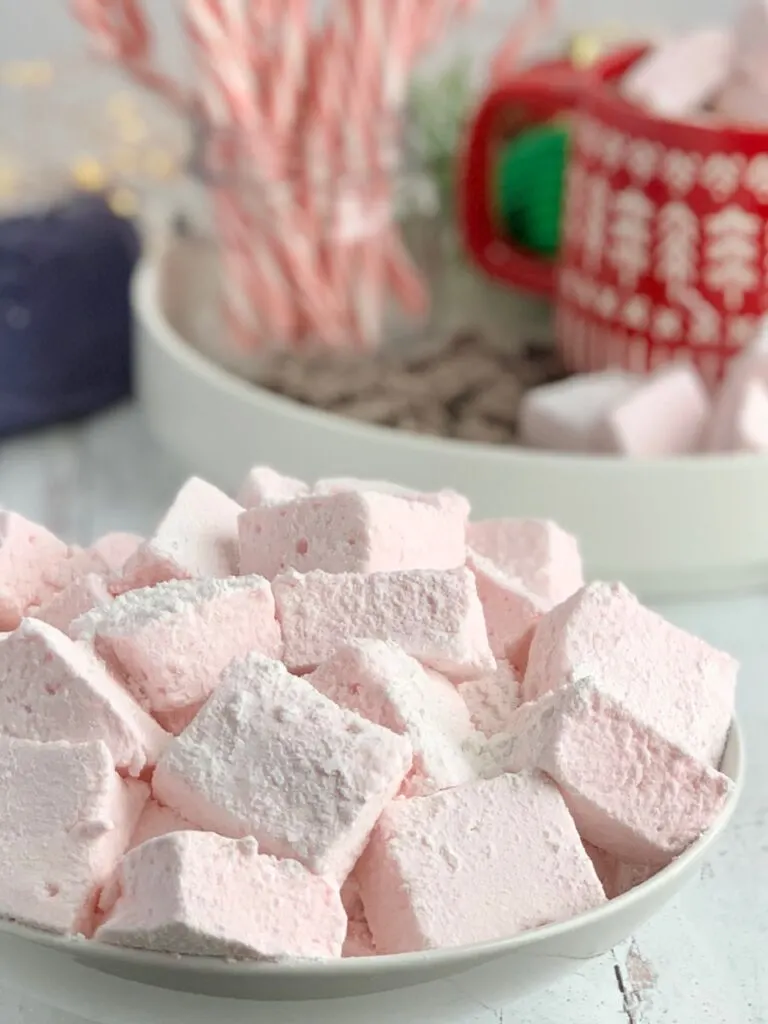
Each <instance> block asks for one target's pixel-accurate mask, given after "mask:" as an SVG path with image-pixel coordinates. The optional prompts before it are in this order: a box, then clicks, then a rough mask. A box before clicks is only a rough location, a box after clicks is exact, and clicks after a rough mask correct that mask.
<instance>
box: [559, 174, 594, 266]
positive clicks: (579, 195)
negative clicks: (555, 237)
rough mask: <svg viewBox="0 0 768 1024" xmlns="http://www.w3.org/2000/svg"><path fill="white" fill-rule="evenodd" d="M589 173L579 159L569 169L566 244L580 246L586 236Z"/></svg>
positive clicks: (566, 197) (565, 216)
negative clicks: (585, 223)
mask: <svg viewBox="0 0 768 1024" xmlns="http://www.w3.org/2000/svg"><path fill="white" fill-rule="evenodd" d="M588 181H589V174H588V172H587V170H586V168H585V167H584V166H583V164H581V163H580V162H579V161H578V160H576V161H574V162H573V165H572V166H571V168H570V169H569V171H568V181H567V185H566V193H565V215H564V217H563V241H564V243H565V244H566V245H571V246H580V245H581V244H582V241H583V238H584V202H585V198H586V188H587V183H588Z"/></svg>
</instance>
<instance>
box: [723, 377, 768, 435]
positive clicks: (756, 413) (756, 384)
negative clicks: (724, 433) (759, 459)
mask: <svg viewBox="0 0 768 1024" xmlns="http://www.w3.org/2000/svg"><path fill="white" fill-rule="evenodd" d="M730 440H731V446H732V448H733V450H734V451H737V452H755V453H765V452H768V387H766V386H765V384H764V383H763V382H762V381H760V380H754V379H753V380H750V381H748V382H747V384H746V385H745V386H744V391H743V393H742V398H741V404H740V406H739V408H738V410H737V412H736V416H735V420H734V423H733V433H732V436H731V439H730Z"/></svg>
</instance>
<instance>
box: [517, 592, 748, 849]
mask: <svg viewBox="0 0 768 1024" xmlns="http://www.w3.org/2000/svg"><path fill="white" fill-rule="evenodd" d="M737 669H738V664H737V662H736V661H735V660H734V659H733V658H732V657H730V655H728V654H724V653H723V652H721V651H718V650H716V649H715V648H713V647H710V646H709V644H707V643H705V642H704V641H703V640H700V639H698V637H694V636H691V635H690V634H689V633H685V632H684V631H683V630H681V629H678V628H677V627H675V626H673V625H671V623H669V622H667V621H666V620H665V619H663V618H662V617H661V616H660V615H658V614H657V613H656V612H652V611H650V610H649V609H648V608H645V607H644V606H643V605H641V604H640V602H639V601H638V600H637V598H636V597H634V595H633V594H631V593H630V592H629V591H628V590H627V588H626V587H624V586H623V585H622V584H620V583H615V584H607V583H592V584H590V585H589V586H587V587H584V588H583V589H582V590H580V591H578V593H576V594H574V595H573V597H569V598H568V600H567V601H565V602H563V603H562V604H560V605H558V606H557V607H556V608H554V609H553V610H552V611H551V612H549V613H548V614H547V615H545V616H544V617H543V618H542V619H541V621H540V622H539V624H538V626H537V627H536V631H535V633H534V635H533V641H532V642H531V648H530V652H529V656H528V667H527V669H526V673H525V678H524V679H523V700H525V701H531V700H536V699H537V698H538V697H541V696H543V695H544V694H545V693H548V692H549V691H550V690H554V689H556V688H557V687H560V686H563V685H565V684H567V683H569V682H571V681H573V680H574V679H577V678H583V677H584V676H586V675H588V676H590V677H592V678H594V679H595V680H597V681H598V683H599V686H600V687H601V689H603V690H604V691H605V693H606V694H608V695H610V696H611V697H614V698H615V699H616V700H618V701H620V702H621V703H622V704H623V705H624V706H625V707H626V709H627V712H628V713H629V714H630V715H632V716H633V717H635V718H636V719H637V720H638V721H639V722H641V723H642V724H644V725H647V726H648V727H649V728H651V729H653V730H655V731H656V732H657V733H658V734H659V736H661V737H662V738H663V739H666V740H667V741H668V742H669V743H672V744H674V745H675V746H679V747H681V748H682V749H683V750H686V751H688V752H689V753H690V754H692V755H693V757H696V758H699V759H700V760H702V761H706V762H707V763H708V764H713V765H717V764H719V762H720V757H721V755H722V752H723V748H724V746H725V740H726V737H727V735H728V729H729V728H730V724H731V718H732V717H733V707H734V691H735V687H736V674H737ZM597 845H599V844H597Z"/></svg>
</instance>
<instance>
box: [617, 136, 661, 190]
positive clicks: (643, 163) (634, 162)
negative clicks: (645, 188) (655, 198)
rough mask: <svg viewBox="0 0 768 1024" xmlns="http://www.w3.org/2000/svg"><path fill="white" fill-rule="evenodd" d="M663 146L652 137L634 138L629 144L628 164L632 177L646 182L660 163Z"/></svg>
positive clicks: (642, 182) (640, 181)
mask: <svg viewBox="0 0 768 1024" xmlns="http://www.w3.org/2000/svg"><path fill="white" fill-rule="evenodd" d="M662 152H663V151H662V148H661V147H660V146H658V145H657V144H656V143H655V142H651V140H650V139H633V140H632V141H631V142H630V143H629V145H628V146H627V159H626V165H627V170H628V171H629V173H630V175H631V176H632V178H633V179H634V180H635V181H637V182H639V183H641V184H646V183H647V182H648V181H650V179H651V178H652V177H653V175H654V173H655V171H656V168H657V167H658V164H659V158H660V156H661V154H662Z"/></svg>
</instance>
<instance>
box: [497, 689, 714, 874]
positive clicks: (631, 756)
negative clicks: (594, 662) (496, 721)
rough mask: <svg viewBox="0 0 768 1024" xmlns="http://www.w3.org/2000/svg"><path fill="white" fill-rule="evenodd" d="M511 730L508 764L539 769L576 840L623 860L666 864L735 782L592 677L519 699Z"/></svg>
mask: <svg viewBox="0 0 768 1024" xmlns="http://www.w3.org/2000/svg"><path fill="white" fill-rule="evenodd" d="M510 732H511V734H512V743H511V746H510V755H509V760H508V761H507V764H506V765H505V767H506V769H507V770H508V771H520V770H522V769H525V768H540V769H541V770H542V771H545V772H546V773H547V774H548V775H549V776H550V777H551V778H553V779H554V780H555V782H557V784H558V785H559V787H560V789H561V791H562V793H563V795H564V797H565V801H566V803H567V804H568V807H569V809H570V811H571V813H572V814H573V817H574V820H575V821H576V825H577V827H578V829H579V833H580V834H581V836H582V838H584V839H585V840H587V841H588V842H590V843H592V844H593V845H594V846H597V847H599V848H600V849H602V850H606V851H607V852H608V853H611V854H613V855H614V856H615V857H618V858H619V859H621V860H625V861H630V862H633V863H640V864H648V865H656V866H663V865H664V864H667V863H669V861H670V860H671V859H672V858H673V857H676V856H677V855H678V854H680V853H682V852H683V850H685V849H686V848H687V847H688V846H690V844H691V843H692V842H694V840H696V839H698V838H699V836H700V835H701V834H702V832H704V831H706V829H707V828H709V826H710V825H711V824H712V822H713V821H714V820H715V818H716V817H717V815H718V814H719V813H720V811H721V809H722V806H723V803H724V802H725V800H726V798H727V796H728V794H729V793H730V791H731V788H732V784H731V782H730V780H729V779H728V778H727V777H726V776H725V775H723V774H721V773H720V772H718V771H716V770H715V769H714V768H712V767H710V766H709V765H708V764H704V763H703V762H701V761H697V760H696V759H695V758H693V757H691V756H690V755H689V754H686V753H685V752H684V751H683V750H681V749H680V748H679V747H676V746H674V745H673V744H672V743H669V742H668V741H667V740H665V739H664V738H663V737H661V736H660V735H659V734H658V733H656V732H654V731H653V730H652V729H650V728H649V727H648V726H646V725H644V724H643V723H642V722H639V721H638V720H637V719H635V718H633V716H632V715H631V714H630V713H629V712H628V711H627V709H626V708H625V707H624V706H623V705H622V704H621V703H620V702H619V701H618V700H616V699H614V698H612V697H610V696H609V695H608V694H606V693H605V692H604V691H603V690H602V689H601V688H600V687H599V686H597V685H596V684H595V683H593V682H592V681H591V680H582V681H579V682H575V683H572V684H571V685H570V686H567V687H565V688H563V689H559V690H556V691H555V692H554V693H551V694H547V695H546V696H545V697H543V698H541V700H539V701H537V702H535V703H532V704H524V705H523V706H522V707H521V708H520V709H519V711H518V712H517V713H516V715H515V717H514V719H513V722H512V727H511V730H510Z"/></svg>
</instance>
